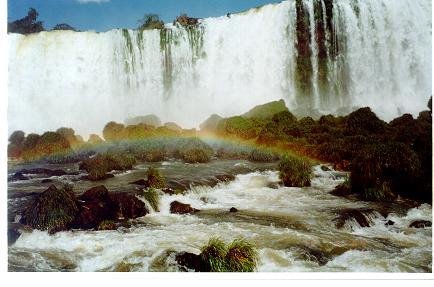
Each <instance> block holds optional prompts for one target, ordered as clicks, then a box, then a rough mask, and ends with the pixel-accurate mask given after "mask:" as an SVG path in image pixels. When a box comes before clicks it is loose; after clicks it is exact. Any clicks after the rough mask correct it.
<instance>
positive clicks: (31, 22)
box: [8, 8, 45, 34]
mask: <svg viewBox="0 0 434 287" xmlns="http://www.w3.org/2000/svg"><path fill="white" fill-rule="evenodd" d="M38 16H39V13H38V12H37V11H36V9H35V8H30V9H29V11H28V12H27V16H26V17H24V18H21V19H19V20H16V21H13V22H11V23H8V33H19V34H31V33H38V32H41V31H45V29H44V26H43V22H42V21H36V20H37V18H38Z"/></svg>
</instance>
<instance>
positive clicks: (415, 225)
mask: <svg viewBox="0 0 434 287" xmlns="http://www.w3.org/2000/svg"><path fill="white" fill-rule="evenodd" d="M431 226H432V222H431V221H428V220H416V221H413V222H412V223H411V224H410V226H409V227H411V228H425V227H431Z"/></svg>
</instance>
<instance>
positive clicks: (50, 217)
mask: <svg viewBox="0 0 434 287" xmlns="http://www.w3.org/2000/svg"><path fill="white" fill-rule="evenodd" d="M77 213H78V205H77V199H76V197H75V194H74V192H73V190H72V188H71V187H69V186H64V187H62V188H61V189H58V188H56V186H55V185H51V186H50V187H49V188H48V189H47V190H45V191H44V192H43V193H41V194H39V195H38V196H36V197H35V198H34V200H33V201H32V202H31V204H30V205H29V207H28V208H27V209H26V211H25V214H24V222H25V224H27V225H29V226H31V227H33V228H36V229H39V230H48V231H49V232H56V231H60V230H66V229H68V228H69V226H70V224H71V223H72V222H73V220H74V218H75V216H76V215H77Z"/></svg>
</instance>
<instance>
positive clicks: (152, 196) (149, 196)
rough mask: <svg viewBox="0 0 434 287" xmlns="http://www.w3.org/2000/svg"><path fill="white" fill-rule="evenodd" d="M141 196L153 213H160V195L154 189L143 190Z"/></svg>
mask: <svg viewBox="0 0 434 287" xmlns="http://www.w3.org/2000/svg"><path fill="white" fill-rule="evenodd" d="M142 195H143V197H144V198H145V199H146V201H147V202H148V203H149V205H150V206H151V207H152V209H153V210H154V211H156V212H159V211H160V193H159V192H158V191H157V190H156V189H153V188H150V189H147V190H144V191H143V194H142Z"/></svg>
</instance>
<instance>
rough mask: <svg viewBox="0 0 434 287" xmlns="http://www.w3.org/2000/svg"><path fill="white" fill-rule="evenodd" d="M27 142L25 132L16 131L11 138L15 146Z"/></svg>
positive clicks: (10, 140)
mask: <svg viewBox="0 0 434 287" xmlns="http://www.w3.org/2000/svg"><path fill="white" fill-rule="evenodd" d="M24 140H25V133H24V132H23V131H14V132H13V133H12V134H11V136H10V137H9V142H10V143H12V144H15V145H22V144H23V143H24Z"/></svg>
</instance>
